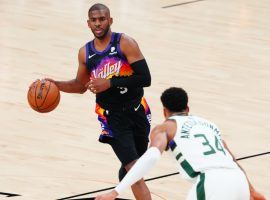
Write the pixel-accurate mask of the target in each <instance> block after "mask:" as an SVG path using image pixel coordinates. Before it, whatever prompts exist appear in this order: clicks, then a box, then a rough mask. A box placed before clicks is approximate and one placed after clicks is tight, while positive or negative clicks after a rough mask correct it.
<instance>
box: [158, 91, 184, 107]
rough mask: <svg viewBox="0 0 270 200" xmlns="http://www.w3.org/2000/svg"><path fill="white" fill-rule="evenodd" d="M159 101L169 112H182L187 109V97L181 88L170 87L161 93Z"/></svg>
mask: <svg viewBox="0 0 270 200" xmlns="http://www.w3.org/2000/svg"><path fill="white" fill-rule="evenodd" d="M160 100H161V102H162V105H163V106H164V107H165V108H167V109H168V110H169V111H171V112H182V111H184V110H185V109H186V108H187V104H188V95H187V93H186V91H185V90H184V89H182V88H178V87H171V88H169V89H166V90H165V91H164V92H163V93H162V95H161V97H160Z"/></svg>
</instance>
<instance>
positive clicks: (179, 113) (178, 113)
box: [171, 111, 188, 116]
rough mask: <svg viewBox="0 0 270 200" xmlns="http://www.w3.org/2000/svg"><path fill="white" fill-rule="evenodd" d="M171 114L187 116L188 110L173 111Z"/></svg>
mask: <svg viewBox="0 0 270 200" xmlns="http://www.w3.org/2000/svg"><path fill="white" fill-rule="evenodd" d="M171 116H188V112H187V111H183V112H174V113H172V114H171Z"/></svg>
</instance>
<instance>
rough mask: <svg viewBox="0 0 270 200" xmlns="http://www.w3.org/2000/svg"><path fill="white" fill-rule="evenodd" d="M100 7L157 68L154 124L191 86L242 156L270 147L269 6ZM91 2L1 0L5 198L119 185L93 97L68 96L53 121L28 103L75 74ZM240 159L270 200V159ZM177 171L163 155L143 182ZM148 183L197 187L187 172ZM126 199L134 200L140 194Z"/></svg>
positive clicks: (0, 159) (252, 0) (185, 0)
mask: <svg viewBox="0 0 270 200" xmlns="http://www.w3.org/2000/svg"><path fill="white" fill-rule="evenodd" d="M100 2H101V3H105V4H106V5H108V6H109V8H110V9H111V15H112V17H113V18H114V23H113V26H112V30H113V31H116V32H124V33H126V34H128V35H130V36H131V37H133V38H135V39H136V41H137V42H138V43H139V46H140V48H141V50H142V52H143V54H144V56H145V58H146V60H147V62H148V65H149V67H150V70H151V73H152V86H151V87H150V88H146V89H145V96H146V98H147V100H148V103H149V105H150V107H151V109H152V114H153V118H152V125H153V126H154V125H156V124H158V123H159V122H162V120H163V116H162V107H161V103H160V100H159V97H160V94H161V92H162V91H163V90H164V89H166V88H168V87H170V86H178V87H183V88H184V89H186V90H187V92H188V93H189V96H190V108H191V114H194V115H199V116H203V117H205V118H207V119H209V120H212V121H214V122H215V123H216V124H217V125H218V126H219V127H220V129H221V130H222V134H223V138H224V139H225V140H226V141H227V143H228V145H229V147H230V148H231V150H232V151H233V152H234V154H235V156H236V158H242V157H245V156H250V155H255V154H260V153H266V152H269V151H270V145H269V144H270V135H269V132H270V123H269V121H270V87H269V85H270V56H269V55H270V20H269V19H270V4H269V1H268V0H260V1H257V0H199V1H198V0H197V1H189V0H145V1H141V0H133V1H127V0H114V1H105V0H103V1H100ZM94 3H96V1H91V0H90V1H89V0H65V1H62V0H0V27H1V28H0V199H14V200H15V199H18V200H23V199H24V200H55V199H86V198H89V197H94V196H95V195H96V194H97V193H93V194H88V195H81V194H84V193H91V192H93V191H96V190H101V189H104V188H105V189H106V188H109V187H112V186H115V185H116V184H117V182H118V179H117V172H118V168H119V162H118V160H117V158H116V157H115V155H114V154H113V152H112V150H111V149H110V147H109V146H108V145H104V144H101V143H99V142H98V140H97V139H98V136H99V132H100V127H99V126H100V125H99V123H98V122H97V120H96V114H95V113H94V105H95V97H94V95H93V94H91V93H90V92H87V93H85V94H84V95H80V94H65V93H61V100H60V104H59V105H58V107H57V108H56V110H54V111H52V112H50V113H48V114H40V113H37V112H35V111H33V110H32V109H31V108H30V107H29V105H28V102H27V98H26V95H27V91H28V86H29V85H30V84H31V83H32V82H33V81H34V80H36V79H38V78H44V77H51V78H54V79H57V80H69V79H73V78H74V77H75V74H76V71H77V53H78V50H79V48H80V47H81V46H83V45H84V44H85V43H86V42H87V41H89V40H91V39H93V36H92V33H91V31H90V30H89V29H88V27H87V24H86V20H87V11H88V9H89V7H90V6H91V5H92V4H94ZM239 163H240V164H241V165H242V166H243V168H244V169H245V170H246V172H247V174H248V176H249V178H250V180H251V182H252V183H253V185H254V186H255V188H256V189H257V190H258V191H260V192H261V193H263V194H264V195H265V196H266V197H267V198H270V172H269V170H270V156H269V154H266V155H261V156H257V157H253V158H248V159H244V160H241V161H239ZM175 166H176V163H175V162H174V160H173V159H172V157H171V155H170V154H169V153H165V154H164V155H163V156H162V159H161V160H160V161H159V162H158V164H157V166H156V167H155V168H154V170H153V171H151V173H150V174H149V175H148V176H147V177H146V178H152V177H157V176H161V175H166V174H170V173H174V172H176V167H175ZM220 181H221V183H222V180H220ZM147 184H148V186H149V188H150V190H151V192H152V196H153V199H154V200H159V199H165V200H179V199H185V196H186V194H187V192H188V188H189V187H190V184H189V183H187V182H186V181H184V180H183V179H181V178H180V176H179V175H174V176H170V177H166V178H160V179H156V180H152V181H148V182H147ZM10 195H11V197H7V196H10ZM12 195H15V196H12ZM16 195H20V196H16ZM71 196H76V197H72V198H71ZM121 198H125V199H134V198H133V196H132V194H131V191H127V192H126V193H124V194H123V195H122V196H121Z"/></svg>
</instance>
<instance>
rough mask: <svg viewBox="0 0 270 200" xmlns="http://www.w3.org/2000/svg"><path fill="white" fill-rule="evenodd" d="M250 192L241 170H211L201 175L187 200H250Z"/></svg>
mask: <svg viewBox="0 0 270 200" xmlns="http://www.w3.org/2000/svg"><path fill="white" fill-rule="evenodd" d="M249 199H250V191H249V186H248V182H247V179H246V176H245V174H244V173H243V171H242V170H240V169H211V170H207V171H206V172H205V173H201V174H200V176H199V177H198V178H197V180H196V182H195V183H194V184H193V186H192V188H191V190H190V191H189V194H188V197H187V200H249Z"/></svg>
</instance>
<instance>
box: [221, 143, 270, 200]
mask: <svg viewBox="0 0 270 200" xmlns="http://www.w3.org/2000/svg"><path fill="white" fill-rule="evenodd" d="M222 143H223V146H224V147H225V149H226V150H227V151H228V152H229V153H230V154H231V156H232V158H233V160H234V162H236V164H237V165H238V166H239V168H240V169H241V170H242V171H243V172H244V174H245V176H246V178H247V181H248V184H249V190H250V200H266V199H265V197H264V196H263V195H262V194H260V193H259V192H257V191H256V190H255V189H254V187H253V186H252V184H251V183H250V180H249V178H248V176H247V174H246V172H245V170H244V169H243V167H242V166H241V165H240V164H239V163H238V162H237V160H236V158H235V156H234V155H233V153H232V152H231V150H230V149H229V148H228V145H227V144H226V142H225V141H224V140H222Z"/></svg>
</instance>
